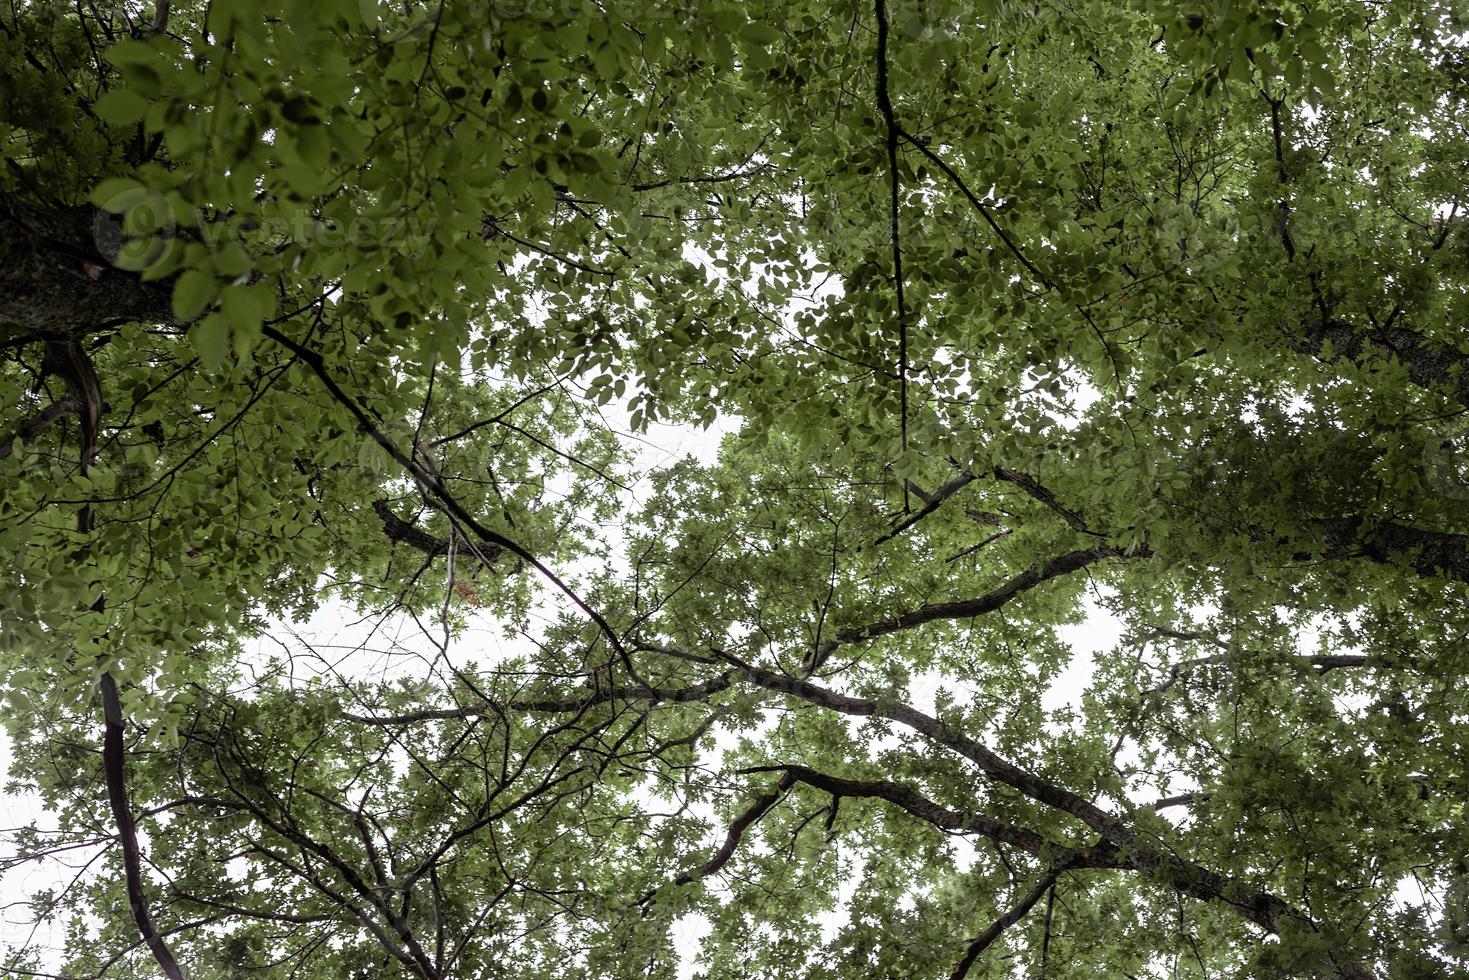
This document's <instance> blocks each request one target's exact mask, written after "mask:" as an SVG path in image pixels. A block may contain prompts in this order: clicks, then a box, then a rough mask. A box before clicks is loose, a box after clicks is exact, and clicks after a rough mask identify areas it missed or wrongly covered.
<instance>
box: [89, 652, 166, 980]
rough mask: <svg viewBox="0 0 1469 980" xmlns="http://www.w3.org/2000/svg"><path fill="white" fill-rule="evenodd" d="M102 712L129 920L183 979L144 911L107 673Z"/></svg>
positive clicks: (117, 715) (117, 704) (118, 709)
mask: <svg viewBox="0 0 1469 980" xmlns="http://www.w3.org/2000/svg"><path fill="white" fill-rule="evenodd" d="M101 690H102V715H103V719H104V722H105V727H104V735H103V742H102V768H103V771H104V773H105V774H106V777H107V801H108V803H110V804H111V806H112V818H113V820H114V821H115V822H116V823H117V840H118V843H120V844H121V845H122V864H123V871H124V873H125V875H126V878H127V893H128V907H129V908H131V909H132V913H133V921H134V922H136V923H137V925H138V932H139V934H140V935H141V936H142V937H143V941H144V942H146V943H147V944H148V949H149V950H151V951H152V953H153V958H154V959H155V960H157V961H158V967H159V969H161V970H162V971H163V975H164V976H166V977H168V978H169V980H184V973H183V971H182V970H180V969H179V965H178V961H177V960H175V959H174V957H173V951H172V950H170V949H169V948H168V944H167V943H165V942H164V941H163V937H162V936H161V935H160V934H159V932H158V930H157V929H156V928H155V927H154V925H153V917H152V916H151V915H149V914H148V896H147V893H146V892H145V891H144V890H143V862H142V858H141V856H140V850H139V847H138V829H137V826H136V825H135V824H134V823H133V812H132V809H131V808H130V807H129V806H128V794H127V780H126V776H125V773H124V769H123V756H124V753H123V729H122V701H121V699H120V698H119V697H118V694H117V682H116V681H114V680H113V679H112V675H111V674H103V675H102V683H101Z"/></svg>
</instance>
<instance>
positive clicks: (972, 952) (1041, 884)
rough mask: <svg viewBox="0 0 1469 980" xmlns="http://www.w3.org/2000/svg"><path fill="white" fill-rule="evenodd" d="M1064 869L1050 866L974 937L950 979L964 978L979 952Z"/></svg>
mask: <svg viewBox="0 0 1469 980" xmlns="http://www.w3.org/2000/svg"><path fill="white" fill-rule="evenodd" d="M1065 870H1066V868H1065V867H1057V868H1052V869H1051V870H1049V871H1047V872H1046V873H1045V874H1043V875H1041V877H1040V880H1039V881H1037V882H1036V883H1035V887H1033V888H1032V889H1031V890H1030V891H1028V892H1026V893H1025V895H1024V896H1023V897H1022V898H1021V899H1020V901H1018V902H1016V903H1015V905H1014V907H1012V908H1011V909H1010V910H1009V911H1008V912H1006V913H1005V914H1004V915H1002V916H1000V917H999V918H998V919H996V920H995V921H994V922H993V923H992V924H991V925H990V927H989V928H988V929H986V930H985V931H984V932H982V933H980V934H979V935H978V936H977V937H975V940H974V942H972V943H970V944H969V949H968V950H967V951H966V952H965V953H964V958H963V959H962V960H960V961H959V965H958V966H956V967H955V968H954V972H953V974H951V976H950V980H964V978H965V977H967V976H968V975H969V970H970V968H971V967H972V966H974V962H975V960H977V959H979V954H980V953H983V952H984V951H985V950H986V949H989V948H990V946H992V945H994V943H995V940H997V939H999V938H1000V936H1001V934H1002V933H1004V931H1005V930H1006V929H1008V928H1010V927H1011V926H1013V925H1014V924H1015V923H1017V922H1019V921H1020V920H1021V919H1023V918H1024V917H1025V913H1027V912H1029V911H1030V910H1031V908H1032V907H1034V905H1035V903H1036V902H1039V901H1040V900H1041V899H1042V898H1044V897H1045V895H1046V893H1047V892H1049V891H1050V890H1051V889H1052V888H1053V887H1055V884H1056V879H1057V878H1059V877H1061V873H1062V872H1063V871H1065Z"/></svg>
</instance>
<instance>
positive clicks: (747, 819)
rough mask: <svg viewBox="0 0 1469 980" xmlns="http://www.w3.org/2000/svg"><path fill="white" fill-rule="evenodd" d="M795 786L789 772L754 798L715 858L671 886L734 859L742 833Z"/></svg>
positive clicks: (646, 896) (641, 901)
mask: <svg viewBox="0 0 1469 980" xmlns="http://www.w3.org/2000/svg"><path fill="white" fill-rule="evenodd" d="M795 783H796V777H795V776H793V775H792V774H790V773H786V774H785V775H784V776H782V777H781V778H780V780H779V782H777V783H776V784H775V786H773V787H772V788H771V789H769V790H768V791H766V792H764V793H761V794H760V795H759V796H757V797H755V799H754V801H753V802H751V804H750V805H749V806H748V807H746V808H745V810H744V812H743V813H741V814H740V815H739V816H738V817H735V819H734V822H733V823H731V824H730V825H729V830H728V832H726V833H725V835H724V844H723V845H722V846H721V847H720V848H719V850H717V851H715V852H714V855H713V856H712V857H710V858H709V860H707V861H705V862H704V863H703V864H701V865H699V866H698V867H697V868H692V869H690V870H688V871H685V872H683V873H682V874H680V875H679V876H678V877H677V878H675V879H673V884H674V885H675V886H678V885H687V884H690V883H692V882H695V881H698V880H699V879H701V878H707V877H709V876H710V875H712V874H715V873H717V872H718V871H719V869H720V868H722V867H724V866H725V865H726V864H728V863H729V859H730V858H732V857H734V853H735V850H736V849H737V848H738V847H739V846H740V841H741V840H742V839H744V836H745V831H746V830H748V829H750V826H751V825H752V824H753V823H755V821H757V820H759V819H760V818H761V817H763V816H765V812H766V811H767V810H769V809H770V808H771V807H773V806H775V804H776V803H777V802H779V800H780V798H781V797H782V796H783V795H785V793H786V791H787V790H789V789H790V788H791V787H792V786H794V785H795ZM657 892H658V889H656V888H655V889H653V890H652V891H649V892H647V893H646V894H644V895H643V897H642V898H640V899H638V904H639V905H646V904H647V903H648V902H650V901H651V900H652V899H653V896H654V895H656V894H657Z"/></svg>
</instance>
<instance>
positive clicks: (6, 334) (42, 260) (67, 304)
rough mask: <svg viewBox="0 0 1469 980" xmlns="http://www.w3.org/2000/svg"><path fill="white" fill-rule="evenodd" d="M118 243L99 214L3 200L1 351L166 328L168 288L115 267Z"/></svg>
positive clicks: (110, 223) (115, 228)
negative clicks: (100, 330)
mask: <svg viewBox="0 0 1469 980" xmlns="http://www.w3.org/2000/svg"><path fill="white" fill-rule="evenodd" d="M121 241H122V238H121V228H120V225H119V222H118V221H117V219H116V218H115V217H114V216H111V215H108V214H106V213H103V212H99V211H98V210H97V209H96V208H93V207H89V206H83V207H65V206H43V205H38V204H34V203H31V202H29V201H25V200H22V199H20V198H18V197H16V196H14V195H10V194H3V193H0V345H3V344H6V343H9V342H12V341H16V340H20V339H27V340H37V339H54V338H62V337H68V338H70V337H77V336H80V335H81V334H83V333H85V332H87V331H88V330H90V329H95V328H96V327H99V326H103V325H106V324H110V323H123V322H129V321H143V322H155V323H163V322H169V321H171V320H172V313H171V310H170V307H169V298H170V292H171V291H170V289H169V286H168V285H167V284H166V283H161V282H144V281H143V280H142V278H141V277H140V276H139V275H138V274H137V273H135V272H128V271H126V270H123V269H119V268H117V267H116V266H114V265H113V264H112V259H114V258H115V257H116V256H117V252H118V248H119V246H120V244H121Z"/></svg>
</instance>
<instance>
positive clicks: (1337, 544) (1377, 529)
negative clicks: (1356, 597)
mask: <svg viewBox="0 0 1469 980" xmlns="http://www.w3.org/2000/svg"><path fill="white" fill-rule="evenodd" d="M1317 524H1318V526H1319V527H1320V528H1321V530H1322V532H1323V536H1324V537H1325V539H1326V545H1327V550H1326V557H1328V558H1366V559H1368V560H1370V561H1375V562H1378V563H1381V564H1397V563H1400V562H1401V563H1404V564H1406V565H1407V566H1408V567H1409V568H1411V569H1413V570H1414V571H1416V572H1417V573H1418V574H1420V575H1425V576H1429V577H1434V576H1440V575H1441V576H1443V577H1444V578H1451V579H1455V580H1456V581H1459V582H1469V534H1453V533H1450V532H1447V531H1426V530H1423V529H1422V528H1417V527H1411V526H1409V525H1407V524H1399V523H1397V522H1395V521H1375V522H1368V521H1366V520H1364V519H1362V518H1360V517H1341V518H1334V519H1330V520H1323V521H1318V522H1317Z"/></svg>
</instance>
